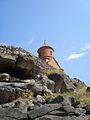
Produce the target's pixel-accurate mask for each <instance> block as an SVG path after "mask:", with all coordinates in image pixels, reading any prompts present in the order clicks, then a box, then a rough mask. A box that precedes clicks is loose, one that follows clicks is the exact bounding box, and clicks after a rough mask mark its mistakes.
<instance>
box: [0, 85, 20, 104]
mask: <svg viewBox="0 0 90 120" xmlns="http://www.w3.org/2000/svg"><path fill="white" fill-rule="evenodd" d="M21 92H22V91H21V89H19V88H13V87H10V86H0V104H3V103H6V102H11V101H13V100H15V99H16V98H19V97H20V96H21Z"/></svg>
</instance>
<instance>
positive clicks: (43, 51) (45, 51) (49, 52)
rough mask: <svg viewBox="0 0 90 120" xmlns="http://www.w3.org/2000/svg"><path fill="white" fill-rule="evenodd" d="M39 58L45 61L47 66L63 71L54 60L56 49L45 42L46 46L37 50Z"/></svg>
mask: <svg viewBox="0 0 90 120" xmlns="http://www.w3.org/2000/svg"><path fill="white" fill-rule="evenodd" d="M37 52H38V57H39V58H40V59H42V60H44V61H45V62H46V63H47V64H49V65H51V66H52V67H54V68H56V69H62V68H61V67H60V65H59V64H58V62H57V61H56V59H55V58H54V55H53V53H54V49H53V48H52V47H51V46H49V45H48V44H47V43H46V42H45V41H44V44H43V45H42V46H41V47H40V48H39V49H38V50H37Z"/></svg>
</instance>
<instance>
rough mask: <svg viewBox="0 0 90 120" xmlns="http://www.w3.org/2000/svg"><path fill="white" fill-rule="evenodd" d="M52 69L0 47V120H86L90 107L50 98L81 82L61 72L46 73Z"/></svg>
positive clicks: (15, 50) (27, 55)
mask: <svg viewBox="0 0 90 120" xmlns="http://www.w3.org/2000/svg"><path fill="white" fill-rule="evenodd" d="M54 70H55V69H54V68H52V67H51V66H49V65H48V64H46V63H45V62H44V61H41V60H40V59H38V58H37V57H35V56H33V55H32V54H31V53H29V52H27V51H25V50H23V49H21V48H17V47H14V46H0V120H72V119H73V120H88V119H89V117H90V105H86V106H84V105H83V106H82V105H80V102H79V101H77V100H76V99H75V98H74V97H71V96H69V97H67V96H61V95H57V96H54V95H53V93H54V92H56V93H59V92H60V93H65V92H67V91H68V92H69V91H70V92H72V91H75V90H76V88H77V86H78V84H80V85H81V84H82V82H81V81H79V80H78V79H76V78H75V79H73V80H72V79H71V78H70V77H69V76H67V75H66V74H65V73H64V72H63V71H62V73H59V72H55V73H54V72H52V73H50V74H49V73H48V71H54ZM83 85H84V84H83ZM47 96H50V97H48V98H47Z"/></svg>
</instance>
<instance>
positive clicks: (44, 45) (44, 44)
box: [37, 40, 54, 52]
mask: <svg viewBox="0 0 90 120" xmlns="http://www.w3.org/2000/svg"><path fill="white" fill-rule="evenodd" d="M42 48H50V49H52V50H53V51H54V49H53V48H52V47H50V46H49V45H48V44H47V43H46V40H44V43H43V44H42V46H41V47H40V48H39V49H38V51H37V52H39V50H40V49H42Z"/></svg>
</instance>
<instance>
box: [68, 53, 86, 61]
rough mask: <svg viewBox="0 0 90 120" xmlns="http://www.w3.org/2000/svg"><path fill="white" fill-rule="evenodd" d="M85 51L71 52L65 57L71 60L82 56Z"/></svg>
mask: <svg viewBox="0 0 90 120" xmlns="http://www.w3.org/2000/svg"><path fill="white" fill-rule="evenodd" d="M85 54H86V52H81V53H72V54H70V55H69V56H68V57H67V60H72V59H78V58H81V57H82V56H84V55H85Z"/></svg>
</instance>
